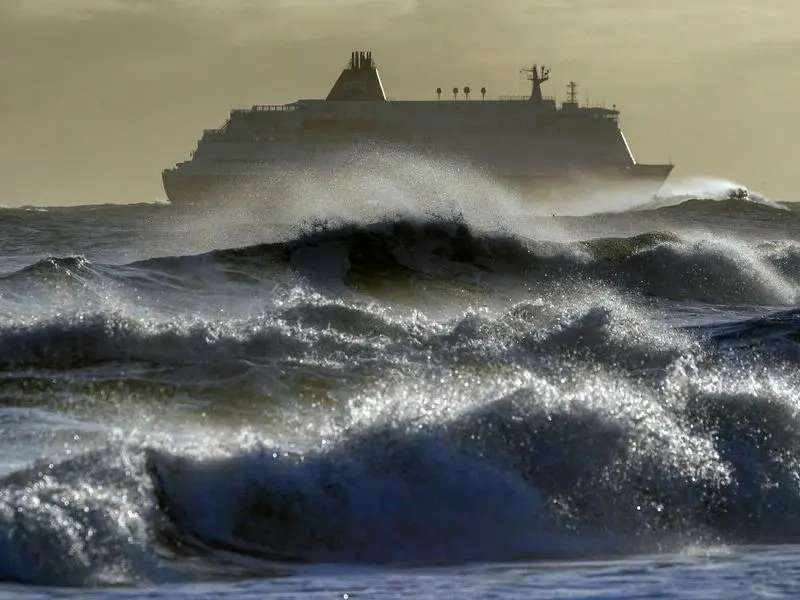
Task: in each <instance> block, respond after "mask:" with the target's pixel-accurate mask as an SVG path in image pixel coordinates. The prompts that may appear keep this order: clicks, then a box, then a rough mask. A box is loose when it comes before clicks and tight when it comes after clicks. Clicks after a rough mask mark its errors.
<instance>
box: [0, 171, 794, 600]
mask: <svg viewBox="0 0 800 600" xmlns="http://www.w3.org/2000/svg"><path fill="white" fill-rule="evenodd" d="M393 165H394V166H393ZM373 167H375V170H374V172H370V175H369V176H361V177H358V176H350V175H342V176H341V177H339V178H337V179H336V180H335V181H334V182H332V183H330V182H329V184H327V185H322V184H321V183H318V181H317V180H316V179H314V178H313V177H310V178H308V179H305V180H304V181H302V182H298V183H296V185H295V189H294V191H292V192H291V195H290V196H289V197H287V198H285V200H286V202H285V203H284V204H283V205H281V209H280V210H278V209H275V210H274V211H271V212H272V213H274V214H271V215H268V214H267V212H266V211H264V210H263V209H262V208H259V206H258V205H257V204H249V205H242V206H238V207H226V208H225V209H224V210H208V209H203V210H179V209H176V208H174V207H170V206H168V205H163V204H151V205H138V206H131V207H113V206H106V207H80V208H72V209H48V210H47V211H37V212H32V211H26V210H21V209H20V210H15V209H7V210H4V211H3V215H2V216H3V221H2V225H0V226H2V227H3V236H0V240H1V241H0V250H2V252H0V254H1V255H2V256H3V259H2V263H0V272H2V275H0V366H2V371H1V373H2V380H1V383H0V385H1V386H2V403H1V404H0V431H2V436H0V445H1V446H2V449H3V453H2V457H3V458H2V461H0V473H2V475H3V479H2V481H0V533H1V534H2V535H0V540H2V541H0V580H2V581H3V582H4V583H3V584H2V585H0V594H5V595H12V594H13V595H15V597H19V596H22V597H25V596H29V597H33V596H37V597H41V596H53V595H56V594H61V593H62V592H60V591H59V592H56V590H57V589H58V588H61V587H63V586H69V587H75V588H78V590H76V592H75V593H78V594H80V595H82V596H84V595H87V594H86V592H87V591H88V588H92V589H93V591H92V592H91V595H93V596H100V597H110V596H126V595H139V594H141V593H143V592H145V590H144V589H143V588H146V593H148V594H150V595H156V596H161V595H163V596H170V597H172V596H175V595H179V596H180V595H192V596H208V597H211V596H214V597H216V596H220V595H222V596H228V597H233V598H247V597H251V596H252V597H259V598H261V597H265V596H267V597H268V596H271V595H274V596H276V597H286V596H289V597H304V598H305V597H345V595H347V597H358V596H363V597H389V596H391V597H397V596H403V597H407V596H415V597H416V596H422V597H427V596H430V597H434V596H435V597H439V596H443V595H444V596H453V597H456V596H457V597H473V596H474V597H478V596H481V597H483V596H485V595H486V594H495V595H502V596H508V597H526V598H528V597H531V596H541V597H558V596H559V595H561V596H569V597H590V596H596V595H605V596H608V595H609V594H611V595H614V596H615V597H641V596H642V595H644V596H648V597H649V596H658V597H660V596H671V597H691V598H701V597H706V596H708V595H709V594H711V593H712V591H713V593H714V594H717V595H718V594H719V593H722V594H723V595H726V596H727V595H729V594H739V593H743V590H749V591H748V593H747V594H746V595H747V596H748V597H753V596H755V595H758V594H767V593H773V594H791V593H792V589H793V585H794V583H793V582H794V581H795V579H796V578H794V576H793V575H792V573H794V572H795V571H796V569H797V566H798V562H797V560H796V558H795V549H796V544H797V543H798V541H800V521H799V520H798V518H797V515H798V514H800V512H798V510H797V509H798V508H800V486H799V485H798V481H800V477H798V476H799V475H800V471H798V464H800V463H799V462H798V461H800V443H799V441H800V438H798V435H797V431H798V426H800V422H798V407H797V397H798V390H799V389H800V380H799V379H798V377H799V376H798V374H797V370H796V368H795V366H796V364H797V359H798V356H800V354H799V353H798V350H799V349H800V346H798V339H800V338H798V331H800V318H799V317H798V314H799V313H798V312H797V304H798V294H799V293H800V239H798V238H797V236H796V231H798V228H797V226H798V213H797V212H796V211H794V210H791V207H787V206H783V205H775V204H774V203H770V202H766V201H761V200H760V199H758V198H756V199H755V200H754V201H751V200H748V199H737V200H730V199H725V198H724V194H722V195H720V194H717V196H715V197H706V196H714V194H716V191H719V190H716V188H714V189H713V190H711V192H713V193H710V194H704V193H700V192H703V191H704V190H695V192H696V193H694V194H693V195H694V196H696V197H702V198H704V199H700V200H696V199H690V200H685V199H683V198H682V197H681V198H679V199H673V200H672V201H668V202H661V203H658V202H656V203H654V204H653V205H651V206H649V207H647V208H648V210H628V209H633V208H634V206H637V207H638V208H641V204H642V202H639V201H638V200H637V202H638V205H634V204H633V203H632V202H631V201H629V199H628V198H625V197H619V196H618V197H617V200H618V202H617V204H614V203H611V204H609V203H607V202H605V201H602V202H600V203H599V204H597V203H595V202H594V201H589V200H587V199H585V198H583V199H579V200H580V202H576V203H574V204H573V207H578V206H582V208H581V209H580V210H577V209H576V210H573V211H565V212H567V213H571V214H562V215H560V216H555V217H554V216H552V214H550V213H548V212H545V211H544V210H542V207H543V206H544V205H543V204H539V205H537V206H539V208H538V209H537V210H535V211H534V212H533V214H531V213H530V211H528V212H525V210H524V208H525V205H524V204H523V203H522V200H521V199H520V198H518V197H515V196H513V195H511V194H510V193H508V192H504V191H502V190H500V189H499V188H497V187H496V186H494V185H493V184H491V183H490V182H487V181H484V180H482V179H481V178H480V177H479V175H477V174H475V173H470V172H466V171H463V170H460V171H459V170H458V169H457V168H456V167H455V166H453V165H447V164H440V163H435V164H434V163H425V162H423V161H417V162H413V161H410V162H408V163H403V164H402V165H397V164H396V161H394V162H392V163H391V164H390V163H387V164H383V165H373ZM378 167H380V168H378ZM320 181H321V180H320ZM712 187H713V186H712ZM724 189H727V188H724ZM715 190H716V191H715ZM682 193H683V192H682ZM685 193H686V194H687V195H692V191H691V189H688V190H687V191H686V192H685ZM600 195H601V196H608V195H614V191H613V190H603V191H602V194H600ZM639 200H641V199H639ZM581 203H582V204H581ZM601 206H607V207H608V208H609V211H610V212H604V213H600V212H599V210H598V207H601ZM320 207H325V209H324V210H322V209H320ZM337 207H338V211H337ZM312 216H313V217H314V221H313V222H312V221H311V220H310V218H311V217H312ZM98 586H99V588H100V589H96V588H98ZM108 586H113V587H108ZM726 590H727V591H726ZM723 592H724V593H723Z"/></svg>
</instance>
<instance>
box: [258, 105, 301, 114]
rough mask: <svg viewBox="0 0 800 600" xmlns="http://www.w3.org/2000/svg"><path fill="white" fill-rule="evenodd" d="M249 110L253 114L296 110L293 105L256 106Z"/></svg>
mask: <svg viewBox="0 0 800 600" xmlns="http://www.w3.org/2000/svg"><path fill="white" fill-rule="evenodd" d="M250 110H252V111H253V112H291V111H293V110H297V106H296V105H294V104H256V105H254V106H253V107H252V108H251V109H250Z"/></svg>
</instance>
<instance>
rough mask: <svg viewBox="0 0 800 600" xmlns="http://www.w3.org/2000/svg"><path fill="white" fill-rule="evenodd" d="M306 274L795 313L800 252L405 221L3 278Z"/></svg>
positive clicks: (721, 242)
mask: <svg viewBox="0 0 800 600" xmlns="http://www.w3.org/2000/svg"><path fill="white" fill-rule="evenodd" d="M287 273H288V274H291V273H294V274H296V275H299V276H302V277H303V278H305V280H306V281H309V282H311V283H312V284H330V283H331V282H339V283H343V284H345V285H347V286H349V287H350V288H352V289H353V290H355V291H359V290H363V291H366V292H367V293H369V292H370V290H372V289H375V287H376V284H381V285H384V286H391V285H392V284H400V283H402V282H404V281H409V280H416V281H419V280H428V281H433V280H436V281H448V280H450V281H458V282H460V283H462V284H469V283H472V284H476V285H481V284H485V285H489V286H500V287H503V286H504V285H505V286H508V285H518V284H524V285H528V286H537V287H544V288H553V287H554V286H560V288H561V289H563V288H564V287H565V286H569V285H583V286H591V285H600V286H603V287H610V288H614V289H616V290H617V291H619V292H621V293H633V294H641V295H646V296H649V297H653V298H660V299H665V300H681V301H695V302H703V303H710V304H749V305H771V306H790V305H793V304H794V303H796V302H797V298H798V284H800V244H798V243H797V242H794V241H791V240H789V239H786V240H777V241H774V242H759V243H748V242H745V241H742V240H739V239H736V238H725V237H721V236H719V235H711V234H703V233H700V232H694V233H686V234H677V233H672V232H669V231H653V232H650V233H644V234H638V235H633V236H629V237H612V238H594V239H592V238H589V239H585V240H576V241H569V242H564V241H561V242H559V241H537V240H535V239H528V238H523V237H519V236H517V235H512V234H497V233H486V232H482V231H478V230H474V229H471V228H470V227H468V226H467V225H466V224H464V223H463V222H460V221H447V220H441V219H431V220H427V221H425V220H423V221H418V220H413V219H395V220H390V221H388V222H381V223H375V224H340V225H335V224H333V225H328V226H326V227H319V228H317V229H314V230H311V231H309V232H306V233H303V234H299V235H297V236H296V237H295V238H294V239H292V240H289V241H287V242H282V243H274V244H261V245H255V246H249V247H245V248H240V249H223V250H214V251H212V252H209V253H206V254H201V255H195V256H181V257H166V258H154V259H149V260H145V261H139V262H134V263H130V264H128V265H125V266H114V265H103V264H95V263H92V262H90V261H88V260H87V259H85V258H84V257H78V256H72V257H69V256H68V257H62V258H46V259H42V260H40V261H39V262H37V263H35V264H33V265H31V266H29V267H26V268H23V269H21V270H19V271H17V272H15V273H11V274H8V275H5V276H3V281H5V283H6V286H7V287H8V291H9V293H14V291H15V287H14V286H17V287H19V288H20V290H19V291H18V293H20V294H22V292H24V291H26V290H28V289H30V286H36V285H45V284H46V285H51V284H53V283H54V282H55V283H59V282H60V283H62V284H64V285H73V286H75V285H77V286H84V285H85V284H87V283H90V282H92V281H94V282H95V283H96V284H97V285H98V286H101V287H102V286H104V285H105V286H106V287H108V286H110V285H114V286H127V287H128V288H133V287H135V288H136V289H137V290H141V289H144V290H147V289H150V290H155V291H158V292H159V293H160V292H161V291H162V290H163V289H165V288H166V289H168V290H169V289H173V290H177V291H181V290H183V291H185V292H196V291H202V290H204V289H208V288H209V287H212V286H214V285H218V284H219V282H220V281H227V282H234V283H240V284H248V283H252V284H265V283H270V284H273V285H278V284H279V283H281V282H283V281H286V275H287Z"/></svg>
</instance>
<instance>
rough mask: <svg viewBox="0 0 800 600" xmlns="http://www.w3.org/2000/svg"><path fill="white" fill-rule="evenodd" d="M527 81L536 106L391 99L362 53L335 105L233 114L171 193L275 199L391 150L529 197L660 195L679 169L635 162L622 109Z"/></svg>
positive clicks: (179, 198) (465, 94)
mask: <svg viewBox="0 0 800 600" xmlns="http://www.w3.org/2000/svg"><path fill="white" fill-rule="evenodd" d="M521 72H522V73H524V74H525V75H526V76H527V78H528V80H529V81H530V82H531V93H530V95H529V96H521V97H519V96H518V97H508V96H507V97H500V98H498V99H488V98H487V97H486V94H487V91H486V88H485V87H483V88H480V90H474V91H473V90H471V89H470V88H469V87H468V86H467V87H454V88H452V90H448V91H447V92H446V93H445V92H443V90H442V89H441V88H438V89H436V90H435V97H432V99H430V100H421V101H418V100H388V99H387V97H386V93H385V91H384V87H383V83H382V81H381V77H380V74H379V72H378V68H377V65H376V63H375V60H374V59H373V58H372V53H371V52H368V51H359V52H353V53H352V54H351V56H350V60H349V61H348V63H347V65H346V67H345V68H344V70H343V71H342V72H341V74H340V75H339V77H338V79H337V80H336V82H335V83H334V85H333V87H332V88H331V89H330V92H329V93H328V95H327V97H326V98H324V99H315V100H297V101H296V102H292V103H289V104H279V105H257V106H252V107H251V108H247V109H235V110H231V111H230V116H229V118H228V119H227V121H226V122H225V123H224V124H223V125H222V127H220V128H218V129H207V130H205V131H203V135H202V137H201V138H200V139H199V140H198V142H197V147H196V149H195V150H194V151H193V152H192V153H191V156H190V157H189V159H188V160H186V161H184V162H181V163H178V164H177V165H175V166H174V167H172V168H168V169H166V170H164V171H163V173H162V178H163V184H164V190H165V192H166V194H167V198H168V199H169V201H170V202H171V203H172V204H180V205H183V204H203V203H208V202H212V203H224V202H226V201H232V200H235V199H237V198H238V197H242V196H243V195H245V196H248V197H252V196H260V197H261V198H262V199H266V198H267V197H268V196H269V194H268V192H267V191H266V190H268V188H269V183H270V182H271V181H275V180H276V179H280V177H281V176H287V174H291V177H303V173H304V170H305V169H306V167H310V166H311V165H312V164H316V165H319V164H321V163H323V162H324V161H325V159H326V157H327V158H330V157H333V156H337V155H338V156H341V155H345V154H347V155H350V156H352V155H353V154H354V153H355V154H358V153H360V152H362V151H363V152H364V153H368V152H372V151H387V150H391V151H401V152H412V153H415V154H421V155H424V156H429V157H436V158H440V159H447V160H448V161H454V163H451V164H462V165H466V166H468V167H469V168H471V169H475V170H477V171H478V172H480V173H481V174H485V176H486V177H489V178H491V179H493V180H495V181H497V182H498V183H499V184H501V185H507V186H509V187H510V188H513V189H515V190H520V191H528V190H530V191H533V192H535V191H536V190H537V188H541V189H544V188H545V187H547V186H551V185H553V184H560V183H576V182H583V183H589V184H590V185H597V184H598V183H600V182H612V183H615V184H626V183H629V184H634V185H636V186H637V187H636V189H637V193H638V191H643V192H646V193H647V194H649V195H654V194H656V193H657V192H658V190H659V189H660V188H661V186H662V185H663V183H664V181H665V180H666V178H667V177H668V176H669V174H670V172H671V171H672V168H673V165H672V164H641V163H638V162H636V160H635V159H634V156H633V153H632V152H631V149H630V147H629V145H628V143H627V141H626V140H625V136H624V134H623V132H622V130H621V129H620V127H619V115H620V113H619V111H618V110H617V109H616V106H614V107H612V108H605V107H602V106H586V105H583V106H582V105H579V103H578V101H577V85H576V84H575V83H574V82H570V83H569V85H568V94H567V98H566V100H565V101H564V102H562V103H560V105H559V104H557V103H556V101H555V99H553V98H551V97H545V96H543V94H542V84H543V83H545V82H546V81H548V80H549V78H550V69H549V68H548V67H546V66H539V65H533V66H532V67H531V68H525V69H522V70H521ZM364 168H369V165H368V164H366V165H365V167H364Z"/></svg>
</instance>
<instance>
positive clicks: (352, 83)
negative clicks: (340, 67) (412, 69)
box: [326, 52, 386, 102]
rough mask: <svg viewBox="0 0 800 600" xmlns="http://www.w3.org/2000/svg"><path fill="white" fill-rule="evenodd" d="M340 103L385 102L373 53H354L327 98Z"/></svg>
mask: <svg viewBox="0 0 800 600" xmlns="http://www.w3.org/2000/svg"><path fill="white" fill-rule="evenodd" d="M326 100H328V101H334V102H336V101H338V102H342V101H344V102H359V101H362V102H364V101H366V102H383V101H385V100H386V94H385V93H384V91H383V83H381V76H380V75H379V74H378V67H377V66H376V65H375V62H374V61H373V60H372V52H352V53H351V54H350V62H349V63H348V64H347V67H345V69H344V71H342V73H341V75H339V79H337V80H336V83H334V84H333V87H332V88H331V91H330V92H329V93H328V97H327V98H326Z"/></svg>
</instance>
